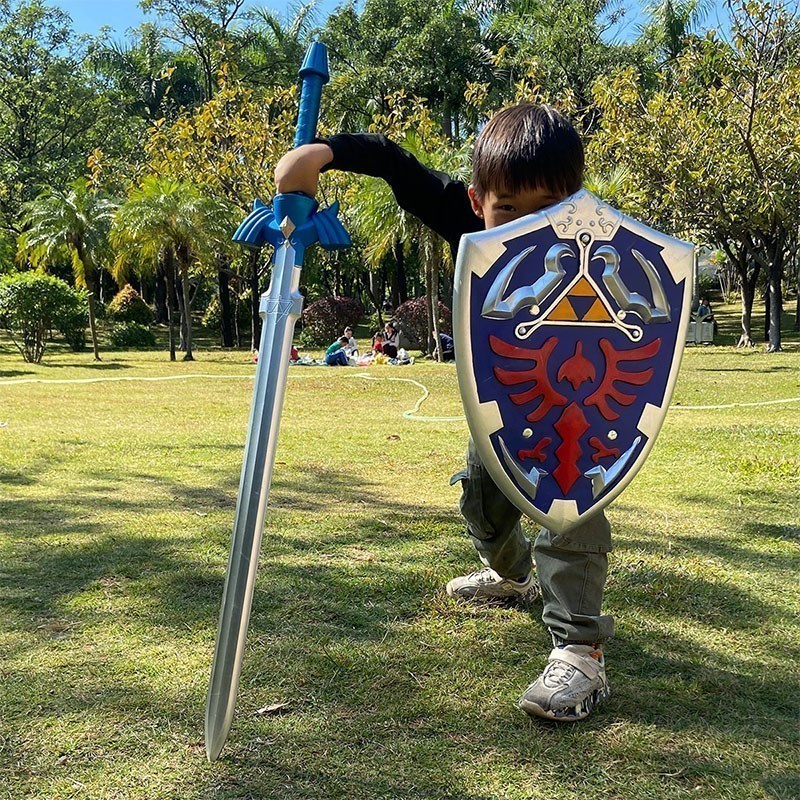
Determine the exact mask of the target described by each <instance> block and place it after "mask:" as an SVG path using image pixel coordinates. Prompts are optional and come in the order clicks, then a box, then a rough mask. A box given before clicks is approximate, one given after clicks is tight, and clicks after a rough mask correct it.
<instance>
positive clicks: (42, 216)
mask: <svg viewBox="0 0 800 800" xmlns="http://www.w3.org/2000/svg"><path fill="white" fill-rule="evenodd" d="M116 208H117V205H116V203H115V202H114V201H113V200H112V199H111V198H109V197H107V196H104V195H102V194H101V193H99V192H96V191H93V190H91V189H90V188H89V187H88V186H87V183H86V181H85V180H84V179H82V178H81V179H79V180H77V181H75V182H74V183H73V184H72V185H71V186H70V188H69V189H68V190H67V191H66V192H64V191H60V190H57V189H53V188H48V189H46V190H45V191H44V192H42V194H40V195H39V196H38V197H37V198H36V199H35V200H32V201H30V202H29V203H26V204H25V206H23V217H22V227H23V232H22V234H21V235H20V237H19V241H18V252H19V257H20V258H24V259H27V260H28V261H29V262H30V263H31V264H32V265H33V266H34V267H42V268H44V267H48V266H51V265H52V264H54V263H57V262H58V261H61V260H63V259H64V258H70V259H71V260H72V269H73V271H74V273H75V282H76V283H77V284H78V285H79V286H85V287H86V290H87V291H88V293H89V329H90V330H91V334H92V349H93V350H94V357H95V360H96V361H100V349H99V347H98V344H97V327H96V325H95V283H96V278H97V269H98V266H99V265H100V264H101V263H102V262H103V260H104V259H105V258H106V257H108V255H109V251H108V232H109V227H110V224H111V220H112V218H113V215H114V212H115V210H116Z"/></svg>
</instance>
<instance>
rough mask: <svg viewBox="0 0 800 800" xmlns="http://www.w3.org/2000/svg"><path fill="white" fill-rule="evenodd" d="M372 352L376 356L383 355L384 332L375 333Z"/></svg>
mask: <svg viewBox="0 0 800 800" xmlns="http://www.w3.org/2000/svg"><path fill="white" fill-rule="evenodd" d="M372 352H373V353H374V354H376V355H377V354H378V353H383V331H375V333H374V335H373V336H372Z"/></svg>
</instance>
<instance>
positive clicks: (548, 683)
mask: <svg viewBox="0 0 800 800" xmlns="http://www.w3.org/2000/svg"><path fill="white" fill-rule="evenodd" d="M583 166H584V156H583V145H582V143H581V140H580V137H579V136H578V134H577V132H576V131H575V129H574V128H573V127H572V125H571V124H570V122H569V121H568V120H567V119H565V118H564V117H563V116H561V115H560V114H559V113H558V112H557V111H555V110H554V109H552V108H550V107H548V106H543V105H531V104H523V105H519V106H513V107H511V108H507V109H505V110H503V111H501V112H499V113H498V114H496V115H495V116H494V117H493V118H492V119H491V120H490V121H489V123H487V125H486V126H485V127H484V128H483V130H482V131H481V133H480V135H479V136H478V139H477V141H476V142H475V149H474V152H473V170H472V183H471V185H470V186H469V187H467V186H465V185H464V184H463V183H460V182H458V181H454V180H452V179H451V178H450V177H448V176H447V175H445V174H443V173H441V172H436V171H434V170H431V169H428V168H427V167H425V166H423V165H422V164H420V163H419V162H418V161H417V160H416V159H415V158H414V157H413V156H412V155H411V154H410V153H407V152H406V151H405V150H403V149H402V148H400V147H398V146H397V145H395V144H393V143H392V142H390V141H389V140H388V139H386V138H385V137H384V136H380V135H374V134H358V135H348V134H341V135H338V136H333V137H331V138H330V139H328V140H317V142H315V143H313V144H310V145H305V146H304V147H300V148H298V149H296V150H293V151H292V152H290V153H288V154H287V155H286V156H284V157H283V158H282V159H281V161H280V162H279V163H278V166H277V167H276V171H275V178H276V185H277V188H278V191H279V192H290V191H301V192H305V193H306V194H309V195H314V194H316V190H317V183H318V180H319V174H320V172H321V171H323V170H325V169H341V170H347V171H350V172H358V173H362V174H366V175H373V176H375V177H380V178H383V179H384V180H386V181H387V182H388V183H389V185H390V186H391V188H392V190H393V192H394V195H395V198H396V199H397V202H398V203H399V204H400V206H401V207H402V208H404V209H405V210H406V211H408V212H410V213H412V214H414V215H415V216H417V217H419V218H420V219H421V220H422V221H423V222H424V223H425V224H426V225H428V226H429V227H430V228H432V229H433V230H434V231H436V232H437V233H439V234H440V235H441V236H442V237H444V238H445V239H446V240H447V242H448V243H449V245H450V248H451V250H452V251H453V255H454V257H455V254H456V252H457V250H458V245H459V240H460V238H461V235H462V234H464V233H471V232H473V231H478V230H481V229H483V228H494V227H496V226H498V225H502V224H504V223H506V222H511V221H513V220H515V219H518V218H519V217H522V216H525V215H527V214H532V213H533V212H535V211H539V210H540V209H542V208H545V207H547V206H549V205H552V204H554V203H557V202H560V201H561V200H563V199H564V198H566V197H568V196H569V195H570V194H572V193H574V192H576V191H578V189H580V187H581V184H582V181H583ZM456 480H460V481H461V484H462V497H461V504H460V508H461V512H462V514H463V515H464V518H465V520H466V523H467V533H468V534H469V536H470V538H471V539H472V542H473V544H474V545H475V547H476V549H477V550H478V554H479V556H480V559H481V561H482V562H483V563H484V564H485V565H486V566H485V568H484V569H481V570H478V571H477V572H473V573H471V574H470V575H465V576H462V577H459V578H454V579H453V580H451V581H450V583H448V585H447V593H448V594H449V595H450V596H451V597H455V598H460V599H464V600H477V601H530V600H531V599H533V598H534V597H536V595H537V594H538V590H537V585H536V581H535V579H534V576H533V565H532V561H531V545H530V542H529V541H528V540H527V539H526V538H525V536H524V534H523V532H522V527H521V525H520V517H521V514H520V512H519V510H517V508H516V507H515V506H513V505H512V504H511V503H510V502H509V501H508V500H507V499H506V497H505V496H504V495H503V494H502V492H500V490H499V489H498V488H497V487H496V486H495V484H494V482H493V481H492V479H491V478H490V477H489V475H488V473H487V472H486V470H485V469H484V467H483V465H482V464H481V462H480V459H479V458H478V454H477V450H476V448H475V446H474V444H473V443H472V441H470V443H469V448H468V451H467V467H466V469H465V470H464V471H463V472H461V473H459V474H458V475H454V476H453V479H452V481H451V483H454V482H455V481H456ZM533 550H534V555H535V559H536V571H537V575H538V578H539V584H540V586H541V595H542V601H543V606H544V609H543V614H542V619H543V621H544V623H545V625H546V626H547V628H548V630H549V631H550V634H551V636H552V639H553V645H554V647H553V650H552V652H551V653H550V657H549V660H548V664H547V666H546V667H545V669H544V672H543V673H542V674H541V675H540V676H539V677H538V678H537V679H536V681H534V682H533V683H532V684H531V685H530V686H529V687H528V688H527V689H526V690H525V692H524V693H523V694H522V697H521V698H520V701H519V706H520V708H521V709H522V710H523V711H525V712H526V713H528V714H531V715H533V716H537V717H542V718H545V719H550V720H555V721H559V722H571V721H574V720H579V719H584V718H585V717H587V716H588V715H589V714H590V713H591V712H592V711H593V710H594V708H595V707H596V705H597V704H598V703H599V702H601V701H602V700H604V699H605V698H606V697H608V694H609V689H608V682H607V680H606V675H605V662H604V659H603V652H602V643H603V642H604V641H605V640H606V639H608V638H609V637H610V636H611V634H612V633H613V628H614V622H613V619H612V618H611V617H610V616H607V615H603V614H601V610H600V609H601V603H602V597H603V587H604V585H605V579H606V573H607V568H608V559H607V553H608V552H609V551H610V550H611V530H610V526H609V524H608V521H607V520H606V518H605V515H604V514H603V513H602V512H600V513H598V514H596V515H594V516H593V517H591V518H590V519H589V520H587V521H586V522H585V523H583V524H582V525H580V526H578V527H576V528H574V529H572V530H571V531H569V532H568V533H567V534H554V533H552V532H550V531H548V530H546V529H542V530H541V531H540V532H539V535H538V537H537V538H536V542H535V545H534V548H533Z"/></svg>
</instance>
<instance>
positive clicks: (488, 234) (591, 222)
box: [453, 189, 695, 533]
mask: <svg viewBox="0 0 800 800" xmlns="http://www.w3.org/2000/svg"><path fill="white" fill-rule="evenodd" d="M623 223H624V225H625V227H626V228H628V229H629V230H631V231H633V232H634V233H635V234H638V235H640V236H642V237H643V238H645V239H647V240H648V241H650V242H653V243H654V244H656V245H658V246H659V247H661V248H663V253H662V255H663V259H664V262H665V263H666V264H667V267H668V269H669V270H670V273H671V275H672V278H673V280H674V281H675V282H676V283H677V282H678V281H680V280H682V279H685V283H684V289H683V306H682V310H681V318H680V320H679V323H678V341H677V342H676V345H675V352H674V354H673V357H672V364H671V365H670V372H669V377H668V379H667V386H666V391H665V393H664V401H663V404H662V405H661V406H654V405H652V404H648V405H647V406H645V410H644V412H643V414H642V416H641V418H640V419H639V423H638V428H639V430H640V431H642V433H644V434H645V435H646V436H647V437H648V440H647V443H646V444H645V446H644V448H643V449H642V451H641V452H640V453H639V456H638V457H637V458H636V460H635V461H634V462H633V463H632V464H631V465H630V468H629V469H628V471H627V473H626V474H625V475H624V476H623V477H622V478H621V479H620V480H619V481H618V482H617V483H616V484H615V485H614V487H613V488H612V489H610V490H609V492H608V493H607V494H606V495H604V496H603V498H602V499H601V500H600V501H598V502H597V503H595V505H593V506H592V508H591V509H590V510H589V511H586V512H584V513H583V514H578V508H577V505H576V504H575V502H574V501H569V500H555V501H553V503H552V504H551V506H550V508H549V509H548V513H544V512H542V511H539V509H537V508H536V507H535V506H534V505H533V504H532V503H531V502H530V501H529V500H528V499H527V497H525V495H523V494H522V492H520V491H519V489H518V488H517V486H516V485H515V484H514V482H513V481H512V480H511V478H509V477H508V475H507V474H506V472H505V470H504V469H503V467H502V466H501V464H500V461H499V459H498V458H497V456H496V455H495V452H494V450H493V449H492V447H491V444H490V441H489V437H490V435H491V434H493V433H494V432H495V431H497V430H499V429H500V428H502V420H501V418H500V412H499V409H498V408H497V404H496V403H494V402H488V403H481V402H480V401H479V399H478V388H477V385H476V383H475V375H474V372H473V369H472V339H471V336H470V334H471V330H470V328H471V326H470V317H469V309H470V299H471V298H470V289H471V285H472V280H471V279H472V276H473V275H477V276H478V277H482V276H483V275H485V274H486V272H487V271H488V270H489V269H490V268H491V267H492V265H493V264H494V263H495V262H496V261H497V259H498V258H499V257H500V256H501V255H502V254H503V253H504V251H505V246H504V243H505V242H507V241H508V240H510V239H514V238H516V237H518V236H522V235H523V234H528V233H533V232H535V231H537V230H541V229H543V228H549V227H552V228H553V229H554V230H555V231H556V232H557V233H558V235H559V236H561V237H563V238H569V239H572V238H574V237H575V236H577V234H578V232H579V231H581V230H583V229H586V228H587V226H590V228H589V229H590V230H591V232H592V234H593V236H594V239H595V241H610V240H611V239H612V238H613V237H614V235H615V234H616V232H617V230H618V228H619V227H620V226H621V225H622V224H623ZM694 273H695V247H694V245H693V244H691V243H690V242H685V241H682V240H681V239H675V238H674V237H672V236H667V235H666V234H664V233H660V232H659V231H656V230H654V229H653V228H650V227H649V226H647V225H645V224H644V223H642V222H639V221H638V220H635V219H633V218H632V217H629V216H627V215H625V214H623V213H621V212H620V211H617V210H616V209H614V208H612V207H611V206H609V205H607V204H605V203H603V202H602V201H601V200H599V199H598V198H597V197H595V196H594V195H593V194H592V193H591V192H589V191H588V190H586V189H581V190H580V191H579V192H576V193H575V194H573V195H571V196H570V197H568V198H567V199H566V200H563V201H562V202H561V203H558V204H557V205H555V206H551V207H549V208H547V209H544V210H542V211H539V212H537V213H535V214H531V215H529V216H527V217H523V218H522V219H518V220H515V221H514V222H509V223H508V224H506V225H501V226H500V227H497V228H492V229H490V230H487V231H479V232H478V233H469V234H465V235H464V236H462V237H461V244H460V247H459V252H458V259H457V261H456V271H455V281H454V282H455V286H454V292H453V335H454V337H455V340H456V372H457V375H458V387H459V391H460V392H461V401H462V403H463V405H464V413H465V415H466V418H467V423H468V425H469V430H470V434H471V436H472V438H473V440H474V442H475V445H476V446H477V448H478V453H479V455H480V457H481V460H482V461H483V464H484V466H485V467H486V469H487V470H488V471H489V474H490V475H491V476H492V478H493V480H494V482H495V483H496V484H497V486H498V487H499V488H500V490H501V491H502V492H503V494H505V496H506V497H507V498H508V499H509V500H510V501H511V502H512V503H513V504H514V505H515V506H516V507H517V508H519V509H520V511H522V512H523V513H524V514H527V515H528V516H529V517H531V518H532V519H533V520H534V521H535V522H538V523H539V524H540V525H543V526H544V527H546V528H549V529H550V530H551V531H553V532H554V533H566V532H567V531H568V530H569V529H570V528H573V527H575V526H576V525H578V524H579V523H581V522H583V521H584V520H586V519H587V518H588V517H590V516H591V515H592V514H595V513H597V511H599V510H600V509H601V508H605V507H606V506H607V505H608V504H609V503H611V501H612V500H614V499H615V498H616V497H618V496H619V495H620V493H621V492H622V491H623V490H624V489H625V488H626V487H627V486H628V484H629V483H630V482H631V481H632V480H633V478H634V477H635V476H636V474H637V473H638V471H639V470H640V469H641V467H642V464H643V463H644V461H645V459H646V458H647V456H648V455H649V453H650V450H651V449H652V447H653V445H654V444H655V440H656V437H657V435H658V433H659V431H660V430H661V426H662V425H663V423H664V418H665V417H666V414H667V409H668V407H669V403H670V401H671V399H672V394H673V391H674V389H675V382H676V381H677V379H678V372H679V370H680V364H681V359H682V357H683V350H684V344H685V340H686V331H687V330H688V327H689V321H690V314H691V300H692V294H693V289H694Z"/></svg>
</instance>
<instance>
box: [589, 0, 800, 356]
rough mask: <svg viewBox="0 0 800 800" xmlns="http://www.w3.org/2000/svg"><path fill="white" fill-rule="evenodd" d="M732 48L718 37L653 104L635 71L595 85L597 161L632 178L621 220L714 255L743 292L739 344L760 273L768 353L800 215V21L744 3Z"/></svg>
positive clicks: (699, 46) (700, 44) (686, 62)
mask: <svg viewBox="0 0 800 800" xmlns="http://www.w3.org/2000/svg"><path fill="white" fill-rule="evenodd" d="M733 32H734V35H733V41H732V42H731V44H727V43H725V42H721V41H719V40H718V39H717V38H716V37H715V36H714V35H709V36H708V37H707V38H706V39H705V40H702V41H697V42H694V43H692V44H690V45H689V46H687V47H686V49H685V50H684V51H683V53H681V55H680V56H679V58H678V60H677V62H676V64H675V67H674V71H673V73H672V75H671V77H670V81H669V82H667V81H666V80H665V81H664V82H663V83H662V86H661V87H660V88H659V90H658V91H656V92H654V93H652V94H650V95H648V94H647V93H646V92H644V91H643V90H642V89H641V87H640V85H639V84H638V81H637V76H636V73H635V72H634V71H633V70H624V71H621V72H619V73H617V74H616V76H614V77H613V78H608V79H605V80H603V81H600V82H598V84H597V87H596V99H597V102H598V105H599V106H600V109H601V111H602V114H603V123H602V126H601V129H600V131H599V132H598V134H597V135H596V136H595V137H594V139H593V141H592V143H591V146H590V153H589V155H590V162H592V163H595V164H597V165H599V166H600V167H601V168H606V169H610V168H611V167H612V166H615V165H621V166H624V167H626V168H627V170H626V175H627V177H626V179H625V181H624V183H625V193H624V194H625V201H624V207H625V210H628V211H630V212H631V213H633V214H634V215H636V216H640V217H644V218H645V219H646V220H648V221H650V222H652V223H653V224H655V225H657V226H661V227H666V228H667V229H668V230H669V231H671V232H672V233H675V234H677V235H680V236H684V237H686V238H690V237H692V238H695V239H698V240H700V241H703V242H706V243H709V244H714V245H716V246H718V247H720V248H722V249H723V250H725V252H726V254H727V255H728V256H729V258H730V259H731V262H732V263H733V264H734V265H735V266H736V267H737V270H738V272H739V276H740V282H741V286H742V301H743V307H742V336H741V338H740V345H749V344H751V343H752V333H751V330H750V320H751V313H752V302H753V294H754V290H755V282H756V280H757V277H758V272H759V271H763V272H764V273H766V274H767V277H768V284H769V290H768V313H769V316H770V332H769V347H768V349H769V350H771V351H774V350H779V349H780V347H781V341H780V339H781V333H780V318H781V305H782V297H781V283H782V279H783V273H784V264H785V258H786V250H787V242H788V240H789V233H790V231H792V230H794V228H795V227H796V224H797V223H796V219H797V217H798V214H800V158H798V155H797V147H796V132H797V130H798V126H800V103H798V99H797V98H798V97H800V69H798V66H799V65H798V57H800V48H798V47H797V46H796V45H797V41H798V19H797V16H796V15H790V14H788V13H787V12H786V11H785V10H784V9H782V8H781V7H780V6H776V5H773V4H769V3H747V4H746V5H745V6H742V7H741V8H739V9H738V10H737V11H736V13H735V16H734V20H733Z"/></svg>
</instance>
